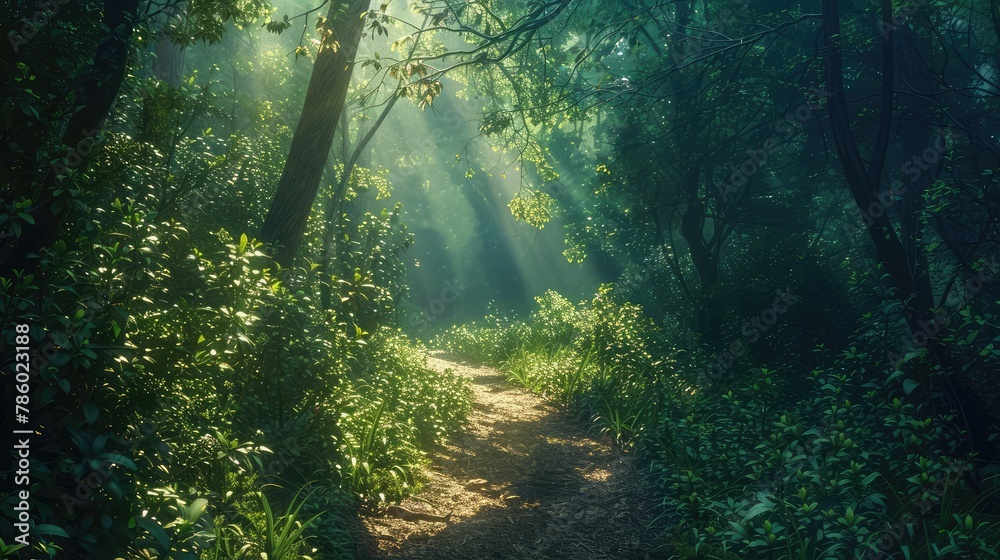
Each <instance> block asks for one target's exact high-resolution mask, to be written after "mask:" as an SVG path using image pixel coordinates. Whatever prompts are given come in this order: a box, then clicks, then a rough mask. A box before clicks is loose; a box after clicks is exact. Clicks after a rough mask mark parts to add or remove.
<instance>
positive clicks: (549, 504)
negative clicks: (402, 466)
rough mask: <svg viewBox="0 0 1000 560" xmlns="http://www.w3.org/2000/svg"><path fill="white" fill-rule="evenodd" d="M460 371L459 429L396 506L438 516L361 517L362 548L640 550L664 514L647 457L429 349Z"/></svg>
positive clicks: (439, 362) (374, 551)
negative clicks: (421, 483) (470, 405)
mask: <svg viewBox="0 0 1000 560" xmlns="http://www.w3.org/2000/svg"><path fill="white" fill-rule="evenodd" d="M429 365H430V366H431V367H435V368H441V369H444V368H451V369H454V370H456V371H457V372H458V373H460V374H462V375H466V376H468V377H469V378H470V379H471V380H472V383H473V390H474V392H475V402H476V404H475V409H474V411H473V413H472V415H471V416H470V421H469V425H468V427H467V429H466V430H465V431H464V432H462V433H460V434H458V435H456V436H455V437H454V438H453V440H452V441H451V442H450V443H449V444H448V445H445V446H441V447H439V448H437V449H435V450H433V451H432V452H431V454H430V458H431V460H432V464H431V468H430V469H429V472H428V482H427V485H426V487H425V489H424V491H423V492H421V494H420V495H418V496H416V497H415V498H409V499H407V500H406V501H404V502H403V504H402V506H403V507H404V508H406V509H408V510H411V511H421V512H428V513H433V514H437V515H444V514H447V513H449V512H450V513H451V514H452V517H451V518H450V519H449V521H448V522H447V523H440V522H422V521H417V522H413V521H404V520H401V519H396V518H392V517H369V518H365V519H364V520H363V522H364V524H365V526H366V529H367V535H366V538H365V539H364V540H365V543H364V550H363V551H361V555H362V557H364V558H407V559H441V560H449V559H453V558H454V559H457V558H463V559H468V558H473V559H479V558H483V559H487V558H490V559H499V558H505V559H512V558H538V559H544V558H552V559H555V558H572V559H594V560H599V559H609V558H615V559H633V558H638V559H644V558H662V557H665V556H666V555H665V554H664V553H663V552H662V551H658V550H656V549H654V548H652V543H656V542H659V541H660V539H658V538H657V534H658V532H659V531H661V530H662V529H663V526H662V523H660V522H659V521H657V519H656V518H657V513H658V511H659V510H658V507H657V506H658V503H657V501H656V500H655V498H654V497H653V496H654V492H653V481H652V480H651V478H650V477H649V476H648V475H646V471H647V469H646V468H645V467H646V465H645V464H643V463H641V462H640V461H639V460H638V459H637V457H635V456H634V455H630V454H626V453H623V452H622V451H620V450H618V449H617V448H615V447H614V446H613V445H611V444H610V442H608V441H597V440H595V439H593V438H591V437H588V436H586V435H585V426H583V425H582V424H581V423H579V422H576V421H574V420H572V419H571V418H568V417H567V416H566V415H565V414H564V413H562V412H561V411H559V410H558V409H556V408H555V407H554V406H552V405H550V404H548V403H545V402H544V401H542V400H541V399H540V398H539V397H537V396H535V395H532V394H530V393H528V392H527V391H525V390H523V389H520V388H516V387H513V386H511V385H510V384H508V383H507V382H506V379H505V377H504V376H503V375H502V374H500V373H499V372H497V371H495V370H492V369H489V368H479V367H474V366H470V365H468V364H463V363H459V362H455V361H447V360H443V359H440V358H430V360H429Z"/></svg>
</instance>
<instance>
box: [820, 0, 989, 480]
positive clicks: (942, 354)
mask: <svg viewBox="0 0 1000 560" xmlns="http://www.w3.org/2000/svg"><path fill="white" fill-rule="evenodd" d="M881 4H882V20H883V21H884V22H888V21H892V15H893V14H892V0H881ZM841 38H842V35H841V33H840V9H839V3H838V0H823V39H824V47H823V49H824V58H825V65H826V68H825V70H826V81H827V87H828V89H829V91H830V92H831V94H832V95H831V97H830V98H829V108H830V125H831V130H832V131H833V137H834V141H835V143H836V146H837V153H838V154H839V156H840V160H841V163H842V164H843V166H844V175H845V177H846V179H847V184H848V187H849V189H850V191H851V195H852V196H853V197H854V201H855V203H856V204H857V206H858V209H859V210H860V211H861V214H862V216H865V218H866V222H867V223H868V233H869V236H870V238H871V240H872V244H873V245H874V246H875V250H876V254H877V260H878V262H879V264H880V265H881V266H882V267H883V269H884V270H885V272H886V273H887V274H889V276H890V277H891V278H892V280H893V283H894V284H895V286H896V288H897V290H898V294H897V297H898V300H899V302H900V303H902V304H903V306H904V316H905V320H906V323H907V326H908V327H909V329H910V331H911V332H912V333H913V335H914V337H916V336H918V334H922V335H923V336H925V337H926V338H927V348H928V350H929V351H930V354H931V356H932V358H933V359H934V360H935V362H936V363H937V364H938V365H940V366H941V368H942V370H943V371H944V372H945V377H944V378H943V383H944V386H943V387H942V389H943V390H944V392H945V395H946V396H947V398H948V401H949V406H950V407H951V409H952V410H953V411H954V412H955V414H956V417H957V418H958V420H959V422H960V425H961V427H962V428H963V429H965V430H966V431H968V433H969V438H968V442H967V444H968V445H967V448H968V449H969V450H975V451H977V452H979V453H981V455H982V456H983V457H984V458H986V459H988V460H993V459H995V458H996V457H997V452H996V451H997V450H996V447H995V445H994V444H991V443H989V440H988V437H989V433H990V426H991V424H992V422H991V420H990V418H989V417H988V415H987V414H985V413H984V410H983V407H982V406H981V405H980V404H979V403H978V402H977V400H978V399H976V397H975V391H974V390H973V389H972V388H971V387H970V386H969V385H968V383H967V382H966V381H964V379H962V373H961V368H959V367H958V366H957V364H955V363H954V362H953V359H952V357H951V356H950V353H949V352H948V349H947V347H946V346H945V345H944V344H943V343H941V341H940V340H939V338H938V337H937V336H936V335H937V334H938V333H937V331H938V330H939V329H933V331H934V332H928V331H929V330H931V329H928V325H937V320H936V319H935V314H934V307H935V302H934V297H933V292H932V290H931V283H930V271H929V270H928V266H927V258H926V255H925V254H924V248H923V245H922V244H921V243H920V239H919V231H920V224H919V223H917V222H916V220H917V218H916V210H917V209H918V208H919V200H918V199H919V193H918V192H917V189H916V187H913V186H911V187H910V189H908V190H909V191H913V192H908V193H904V194H905V195H906V197H905V198H904V201H903V206H904V212H905V211H906V210H907V209H910V210H911V211H912V212H913V215H911V216H905V215H904V217H903V219H904V227H905V230H906V231H904V234H905V236H904V238H903V239H900V237H899V236H898V235H897V233H896V230H895V227H894V226H893V224H892V221H891V220H890V219H889V215H888V212H887V206H888V205H886V204H884V203H883V202H882V201H880V200H879V194H880V191H879V186H880V183H881V179H882V174H883V167H884V164H885V158H886V153H887V150H888V146H889V137H890V131H891V127H892V120H893V86H894V59H893V56H894V53H893V39H894V33H893V31H892V29H891V28H886V29H885V30H884V32H883V35H882V99H881V107H880V110H879V124H878V132H877V134H876V138H875V144H874V149H873V153H872V157H871V160H870V162H869V163H868V164H867V165H866V164H865V162H864V160H863V159H862V157H861V153H860V151H859V149H858V145H857V141H856V139H855V138H854V133H853V132H852V130H851V124H850V116H849V113H848V107H847V100H846V98H845V90H844V69H843V60H842V54H841V50H840V40H841ZM873 209H874V210H875V211H873Z"/></svg>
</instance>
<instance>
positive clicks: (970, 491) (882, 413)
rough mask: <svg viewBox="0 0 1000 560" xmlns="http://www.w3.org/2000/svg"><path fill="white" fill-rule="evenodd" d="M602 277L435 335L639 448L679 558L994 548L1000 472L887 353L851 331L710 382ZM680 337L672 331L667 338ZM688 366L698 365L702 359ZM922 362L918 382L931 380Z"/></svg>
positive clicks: (972, 552)
mask: <svg viewBox="0 0 1000 560" xmlns="http://www.w3.org/2000/svg"><path fill="white" fill-rule="evenodd" d="M612 296H613V293H612V290H611V289H610V287H609V286H605V287H603V288H602V289H601V291H600V292H599V293H598V295H597V296H596V297H595V298H594V299H593V301H590V302H581V303H580V304H577V305H573V304H572V303H571V302H569V301H568V300H566V299H565V298H563V297H562V296H559V295H558V294H556V293H554V292H547V293H546V294H545V295H543V296H541V297H539V298H537V302H538V308H537V310H536V311H534V312H533V313H532V314H531V315H530V317H528V318H527V319H526V320H516V319H511V318H501V317H498V316H491V317H487V318H486V320H485V321H483V322H480V323H473V324H471V325H467V326H457V327H453V328H451V329H450V330H449V331H447V332H445V333H444V334H442V335H440V336H439V337H438V338H437V339H436V340H435V341H434V344H435V345H437V346H439V347H442V348H446V349H447V350H449V351H451V352H453V353H455V354H458V355H461V356H463V357H465V358H468V359H471V360H476V361H479V362H482V363H485V364H489V365H492V366H495V367H498V368H500V369H501V370H503V371H505V372H507V374H508V376H509V378H510V379H511V380H512V381H515V382H517V383H519V384H521V385H524V386H525V387H527V388H529V389H531V390H532V391H535V392H537V393H539V394H542V395H544V396H545V397H547V398H548V399H550V400H552V401H553V402H556V403H560V404H562V405H564V406H566V407H567V408H568V409H569V410H572V411H574V412H576V413H579V414H581V415H583V416H584V417H586V418H589V419H590V420H591V421H592V423H593V426H594V427H595V429H597V430H599V431H600V432H601V433H603V434H606V435H608V436H610V437H613V439H614V440H615V441H616V442H617V443H618V444H619V445H621V446H622V447H623V448H624V449H626V450H635V451H636V452H638V453H641V454H642V456H643V457H645V458H646V459H647V460H648V461H649V463H650V465H651V469H652V471H653V472H655V473H656V476H657V477H658V479H659V482H660V487H661V491H662V493H663V500H662V506H663V512H662V515H664V516H667V518H669V521H670V522H671V523H670V525H671V527H672V528H671V529H670V530H669V531H667V533H666V534H664V535H663V537H664V550H665V551H669V552H665V553H664V554H665V555H670V556H671V557H672V558H683V559H702V558H704V559H708V558H713V559H715V558H718V559H733V560H735V559H742V558H768V559H779V558H780V559H791V558H796V559H809V560H813V559H814V560H825V559H831V558H843V559H865V560H874V559H876V558H928V559H929V558H955V559H959V558H991V557H996V556H997V545H996V543H997V542H1000V517H998V515H997V512H998V508H997V504H998V500H997V495H998V494H1000V484H998V479H997V474H996V473H995V472H993V471H990V470H988V469H987V470H984V469H981V468H977V465H976V463H975V462H974V460H973V459H974V458H973V457H969V456H966V455H962V454H961V453H959V452H958V450H957V449H956V448H955V447H954V445H953V443H954V442H956V441H958V440H959V439H960V436H961V434H960V433H958V432H957V431H956V429H955V428H954V422H953V419H952V418H951V417H948V416H945V415H941V414H939V413H935V412H934V410H933V408H932V407H931V406H930V405H929V404H928V403H926V402H922V401H921V400H919V399H918V398H917V395H916V394H915V392H914V389H915V387H916V383H917V382H916V381H914V378H915V374H914V372H916V371H928V370H930V371H932V373H931V374H930V375H932V376H933V375H935V374H934V373H933V368H931V367H930V366H929V365H928V364H927V363H926V362H922V361H921V358H920V357H919V356H910V357H909V360H908V363H903V364H899V368H900V369H897V368H896V367H892V366H887V367H882V366H880V365H878V364H879V363H880V360H879V358H878V357H877V356H875V355H872V354H869V353H868V352H866V351H864V350H861V349H859V347H857V346H855V347H852V348H850V349H848V350H846V351H842V352H838V353H834V352H832V351H829V350H825V349H824V348H822V347H819V348H817V350H816V351H815V354H816V362H817V363H820V364H823V365H822V366H821V367H816V368H813V369H812V370H807V371H802V370H801V369H798V368H796V367H793V366H785V367H782V368H778V369H775V368H768V367H762V366H751V367H743V368H739V370H735V369H734V370H733V371H732V372H730V373H729V375H726V376H725V377H723V378H721V379H719V380H713V379H711V378H709V377H707V376H705V375H704V374H703V373H702V372H703V371H705V369H704V364H705V360H704V359H700V360H699V359H692V358H690V357H686V359H685V360H683V363H682V361H681V360H680V357H681V356H682V355H683V353H684V352H683V351H681V350H678V349H676V348H671V347H670V345H669V343H668V339H669V338H670V336H668V333H664V332H663V330H662V329H660V328H658V327H656V326H655V325H654V324H653V323H652V322H651V321H650V320H649V319H647V318H645V317H644V316H643V314H642V310H641V309H640V308H639V307H638V306H636V305H634V304H630V303H621V302H617V301H615V299H614V297H612ZM677 338H680V337H677ZM699 366H700V367H699ZM932 381H933V379H930V378H924V379H923V380H922V381H921V383H931V382H932Z"/></svg>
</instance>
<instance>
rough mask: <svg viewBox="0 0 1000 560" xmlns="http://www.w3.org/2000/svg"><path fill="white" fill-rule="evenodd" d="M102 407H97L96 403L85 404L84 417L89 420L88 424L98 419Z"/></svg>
mask: <svg viewBox="0 0 1000 560" xmlns="http://www.w3.org/2000/svg"><path fill="white" fill-rule="evenodd" d="M100 414H101V409H99V408H97V407H96V406H95V405H93V404H90V403H87V404H85V405H83V417H84V418H85V419H86V420H87V423H88V424H93V423H94V422H96V421H97V417H98V416H100Z"/></svg>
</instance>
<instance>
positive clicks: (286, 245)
mask: <svg viewBox="0 0 1000 560" xmlns="http://www.w3.org/2000/svg"><path fill="white" fill-rule="evenodd" d="M369 3H370V0H340V1H335V2H333V3H332V4H331V5H330V12H329V14H328V21H327V24H326V26H327V29H328V30H329V31H330V32H331V33H332V34H331V36H330V38H328V39H326V40H324V41H323V47H322V48H321V49H320V52H319V54H318V55H317V56H316V64H315V66H313V71H312V76H311V77H310V79H309V89H308V91H307V92H306V100H305V103H304V105H303V107H302V115H301V116H300V117H299V124H298V126H297V127H296V128H295V134H294V135H293V136H292V146H291V149H290V151H289V153H288V160H287V161H286V162H285V169H284V171H283V172H282V174H281V180H280V181H279V182H278V189H277V191H276V192H275V194H274V198H273V199H272V200H271V207H270V209H269V210H268V212H267V217H266V218H265V219H264V225H263V226H262V227H261V231H260V240H261V241H264V242H267V243H273V244H275V245H277V246H278V252H277V254H276V255H275V260H276V261H277V262H278V264H281V265H283V266H284V265H287V264H288V263H290V262H291V261H292V258H293V257H294V256H295V252H296V250H297V249H298V247H299V244H300V243H301V241H302V235H303V233H304V232H305V228H306V220H307V218H308V217H309V211H310V209H311V208H312V204H313V201H314V200H315V199H316V192H317V191H318V190H319V182H320V179H321V178H322V176H323V166H324V164H325V162H326V159H327V157H329V154H330V147H331V146H332V145H333V136H334V133H335V131H336V129H337V121H338V119H339V118H340V113H341V111H343V109H344V100H345V98H346V96H347V86H348V85H350V82H351V74H352V72H353V70H354V57H355V55H356V53H357V50H358V45H359V44H360V42H361V32H362V29H363V26H364V22H363V20H362V19H361V14H362V13H363V12H364V11H365V10H366V9H367V8H368V5H369ZM338 12H339V13H338ZM333 41H336V42H338V43H339V46H338V47H337V48H336V50H334V48H332V47H331V46H330V44H331V43H332V42H333Z"/></svg>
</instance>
